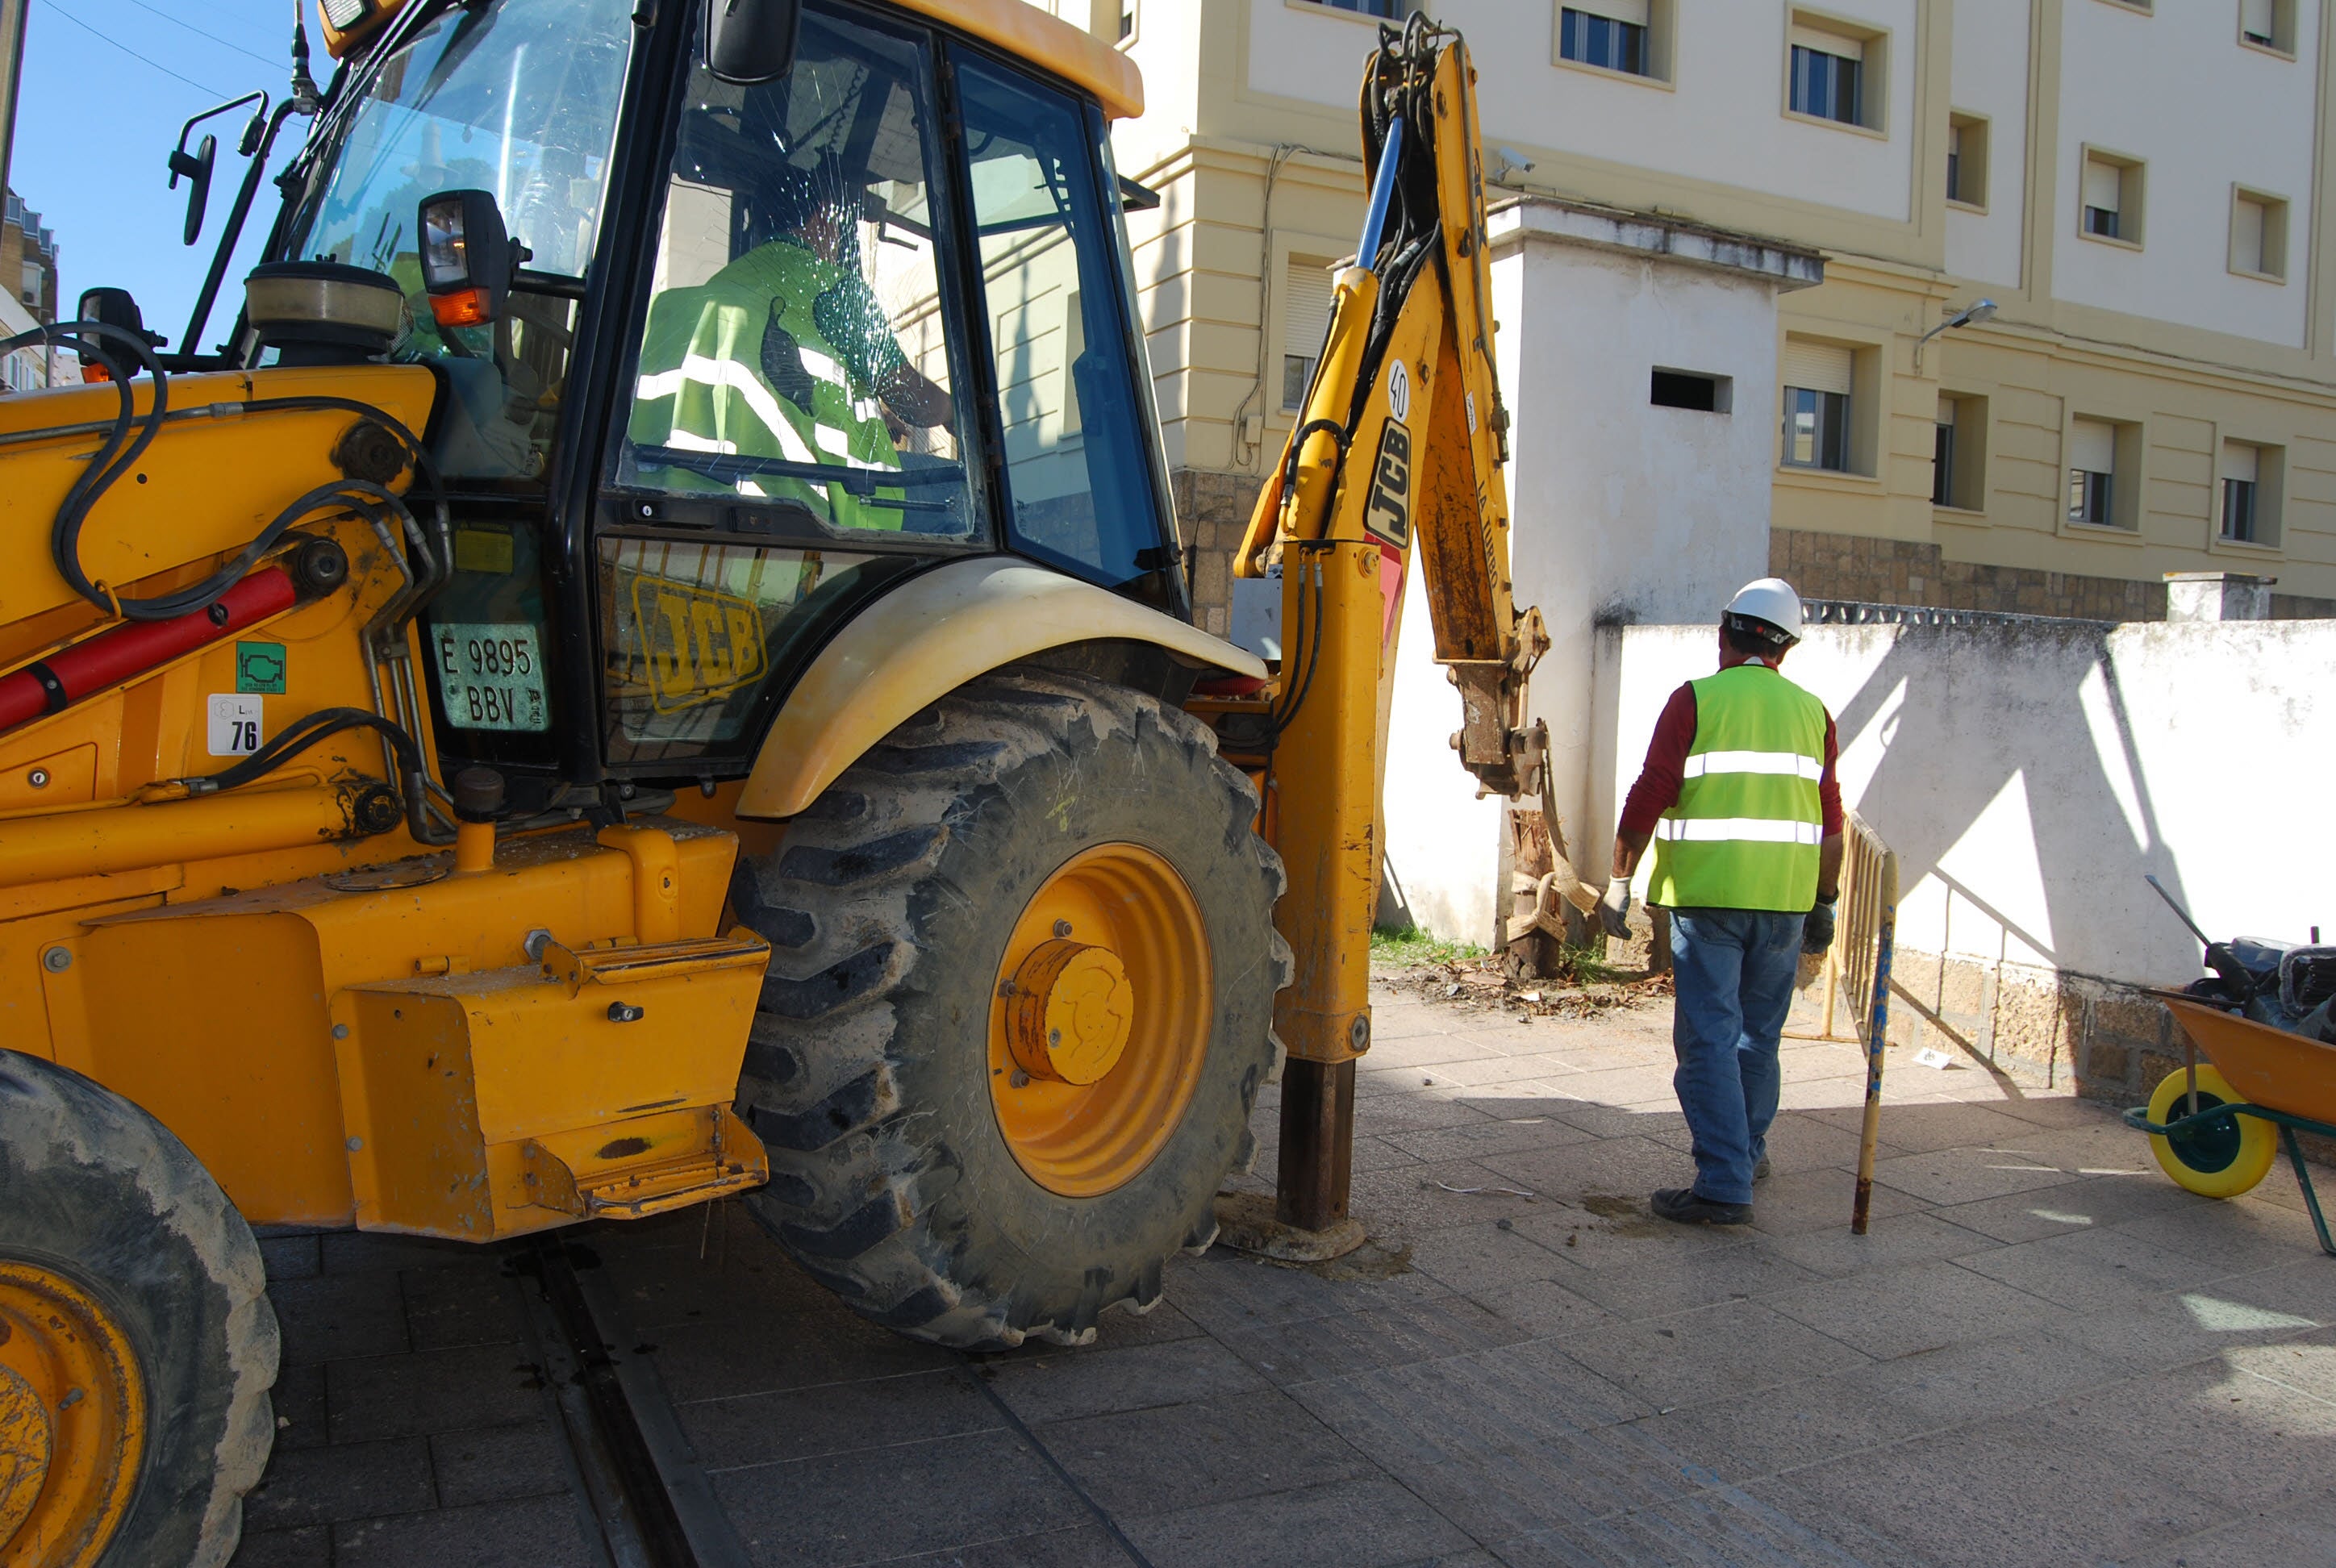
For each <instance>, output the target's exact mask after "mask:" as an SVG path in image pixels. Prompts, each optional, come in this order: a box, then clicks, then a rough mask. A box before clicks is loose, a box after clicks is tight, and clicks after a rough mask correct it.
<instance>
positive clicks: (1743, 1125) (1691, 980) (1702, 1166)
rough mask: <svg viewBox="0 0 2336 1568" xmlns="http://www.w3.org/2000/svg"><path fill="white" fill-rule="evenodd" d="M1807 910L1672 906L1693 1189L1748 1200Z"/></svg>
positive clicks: (1772, 1098) (1772, 1100) (1771, 1109)
mask: <svg viewBox="0 0 2336 1568" xmlns="http://www.w3.org/2000/svg"><path fill="white" fill-rule="evenodd" d="M1805 918H1806V917H1804V916H1801V915H1794V914H1783V913H1779V912H1777V911H1771V910H1711V909H1704V910H1673V911H1671V974H1672V978H1673V983H1674V984H1675V986H1676V987H1677V989H1678V999H1677V1001H1676V1003H1675V1005H1674V1006H1673V1008H1672V1009H1671V1049H1672V1051H1673V1053H1674V1054H1676V1055H1677V1057H1679V1070H1678V1071H1677V1072H1676V1073H1674V1074H1673V1075H1672V1076H1671V1086H1672V1087H1673V1088H1675V1089H1677V1090H1678V1091H1679V1109H1680V1110H1681V1111H1683V1112H1685V1113H1686V1115H1687V1128H1688V1132H1689V1134H1690V1135H1692V1136H1693V1137H1694V1139H1695V1191H1696V1193H1697V1195H1698V1196H1699V1197H1703V1198H1708V1199H1710V1200H1711V1201H1712V1202H1713V1203H1750V1202H1751V1201H1752V1167H1753V1165H1754V1164H1757V1163H1758V1161H1759V1159H1760V1156H1761V1155H1762V1154H1765V1153H1766V1152H1767V1143H1768V1125H1769V1124H1770V1123H1771V1122H1774V1121H1775V1120H1776V1090H1777V1076H1778V1075H1777V1066H1776V1038H1777V1036H1778V1035H1779V1034H1780V1033H1782V1032H1783V1030H1784V1027H1785V1014H1786V1011H1787V1010H1789V1009H1790V1008H1791V1007H1792V1005H1793V980H1794V978H1795V976H1796V972H1797V971H1798V969H1799V967H1800V952H1801V925H1802V921H1803V920H1804V919H1805Z"/></svg>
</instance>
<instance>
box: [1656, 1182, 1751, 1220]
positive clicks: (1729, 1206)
mask: <svg viewBox="0 0 2336 1568" xmlns="http://www.w3.org/2000/svg"><path fill="white" fill-rule="evenodd" d="M1652 1207H1653V1209H1654V1211H1655V1216H1656V1218H1658V1219H1663V1220H1676V1221H1677V1222H1679V1223H1680V1224H1682V1225H1748V1224H1750V1223H1751V1222H1752V1205H1751V1204H1749V1203H1713V1202H1712V1201H1711V1200H1710V1199H1709V1198H1699V1197H1698V1196H1696V1193H1695V1189H1694V1188H1692V1187H1665V1188H1664V1189H1662V1191H1660V1192H1659V1193H1656V1194H1655V1196H1654V1202H1653V1204H1652Z"/></svg>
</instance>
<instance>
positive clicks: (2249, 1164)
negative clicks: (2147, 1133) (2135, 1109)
mask: <svg viewBox="0 0 2336 1568" xmlns="http://www.w3.org/2000/svg"><path fill="white" fill-rule="evenodd" d="M2189 1092H2190V1082H2189V1076H2188V1075H2187V1074H2185V1073H2183V1072H2181V1071H2179V1070H2177V1071H2175V1072H2171V1073H2168V1074H2166V1078H2165V1081H2164V1082H2162V1083H2160V1084H2159V1085H2158V1086H2157V1092H2156V1094H2154V1095H2152V1096H2149V1119H2150V1120H2151V1121H2153V1122H2155V1123H2156V1124H2157V1125H2159V1126H2161V1127H2162V1126H2165V1125H2166V1124H2168V1123H2170V1122H2178V1121H2180V1120H2181V1119H2182V1118H2183V1117H2184V1116H2185V1115H2189V1114H2190V1105H2189ZM2238 1103H2242V1102H2241V1101H2240V1096H2238V1095H2236V1094H2235V1093H2234V1092H2233V1091H2232V1088H2231V1086H2230V1085H2229V1084H2227V1083H2225V1082H2224V1080H2223V1075H2222V1074H2220V1073H2218V1072H2216V1071H2215V1070H2214V1068H2212V1067H2210V1066H2206V1064H2205V1063H2204V1062H2201V1063H2199V1064H2198V1108H2199V1109H2200V1110H2202V1111H2211V1110H2213V1109H2214V1107H2215V1106H2217V1105H2233V1104H2238ZM2149 1147H2150V1152H2151V1153H2152V1154H2156V1156H2157V1163H2158V1164H2160V1165H2162V1166H2164V1167H2165V1170H2166V1174H2167V1175H2169V1176H2171V1177H2173V1178H2174V1180H2175V1182H2176V1183H2179V1184H2180V1185H2182V1186H2185V1187H2187V1188H2188V1189H2189V1190H2190V1191H2192V1192H2194V1193H2197V1194H2198V1195H2199V1196H2200V1197H2202V1198H2235V1197H2237V1196H2238V1195H2239V1194H2240V1193H2244V1192H2247V1191H2249V1190H2250V1189H2252V1188H2253V1186H2254V1184H2255V1183H2258V1182H2260V1181H2262V1180H2263V1177H2264V1176H2265V1175H2266V1174H2269V1173H2270V1171H2271V1163H2272V1161H2273V1159H2274V1158H2276V1157H2277V1156H2278V1154H2279V1135H2278V1134H2277V1133H2276V1132H2274V1131H2273V1128H2272V1125H2271V1124H2270V1123H2269V1122H2266V1121H2264V1120H2263V1118H2262V1117H2260V1116H2242V1115H2228V1116H2217V1117H2215V1118H2214V1119H2213V1120H2212V1121H2208V1122H2204V1123H2201V1124H2200V1125H2197V1126H2195V1127H2192V1128H2189V1129H2188V1130H2186V1131H2184V1132H2180V1133H2176V1134H2175V1135H2173V1136H2171V1137H2160V1136H2156V1135H2152V1136H2151V1138H2150V1140H2149Z"/></svg>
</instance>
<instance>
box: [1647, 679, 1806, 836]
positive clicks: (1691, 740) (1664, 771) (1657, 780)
mask: <svg viewBox="0 0 2336 1568" xmlns="http://www.w3.org/2000/svg"><path fill="white" fill-rule="evenodd" d="M1694 744H1695V683H1693V682H1692V681H1688V682H1683V683H1681V684H1680V687H1679V690H1677V691H1675V692H1673V693H1671V699H1670V701H1669V702H1667V703H1665V704H1664V705H1663V716H1662V717H1660V718H1659V719H1657V720H1656V721H1655V735H1654V738H1653V739H1652V740H1650V741H1649V742H1648V743H1647V764H1646V766H1644V767H1642V768H1640V770H1639V782H1638V783H1637V784H1632V785H1631V786H1630V798H1629V799H1628V800H1626V801H1624V802H1623V803H1622V821H1621V825H1620V826H1618V827H1617V828H1616V830H1615V831H1616V832H1617V833H1622V834H1626V835H1628V836H1630V837H1631V838H1644V837H1646V836H1647V835H1648V834H1650V833H1653V832H1654V831H1655V823H1657V822H1658V821H1660V819H1661V817H1662V814H1663V813H1665V812H1667V811H1669V810H1670V809H1671V807H1673V806H1675V805H1677V804H1678V803H1679V782H1680V780H1681V779H1682V778H1683V777H1684V776H1685V775H1686V772H1687V753H1688V748H1689V746H1691V745H1694ZM1839 750H1840V747H1839V744H1838V742H1837V741H1836V740H1835V736H1834V728H1833V715H1831V714H1830V713H1828V714H1826V715H1825V773H1824V774H1823V776H1821V777H1820V778H1819V779H1818V780H1817V800H1818V802H1819V803H1820V804H1821V805H1822V806H1823V808H1824V811H1825V835H1826V836H1827V837H1828V838H1830V837H1831V836H1832V835H1834V834H1835V833H1839V832H1841V780H1840V779H1839V778H1838V777H1836V776H1835V761H1836V760H1837V757H1838V755H1839Z"/></svg>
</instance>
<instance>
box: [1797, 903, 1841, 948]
mask: <svg viewBox="0 0 2336 1568" xmlns="http://www.w3.org/2000/svg"><path fill="white" fill-rule="evenodd" d="M1836 896H1838V895H1836ZM1833 906H1834V900H1833V899H1819V900H1818V901H1816V905H1815V908H1813V909H1811V910H1810V911H1809V912H1808V914H1807V915H1806V917H1805V918H1804V919H1803V920H1802V921H1801V951H1803V952H1805V953H1806V954H1808V955H1809V956H1810V957H1812V958H1814V957H1815V956H1816V955H1817V954H1819V953H1822V952H1824V951H1825V950H1826V949H1827V948H1829V947H1831V946H1833Z"/></svg>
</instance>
